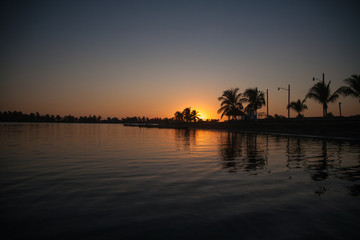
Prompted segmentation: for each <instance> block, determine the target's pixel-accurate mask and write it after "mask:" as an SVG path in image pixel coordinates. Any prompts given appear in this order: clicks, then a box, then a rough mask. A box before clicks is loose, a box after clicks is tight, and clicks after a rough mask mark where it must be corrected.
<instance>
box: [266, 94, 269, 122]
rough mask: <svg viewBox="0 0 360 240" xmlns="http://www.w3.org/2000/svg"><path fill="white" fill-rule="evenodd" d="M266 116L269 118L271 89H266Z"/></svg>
mask: <svg viewBox="0 0 360 240" xmlns="http://www.w3.org/2000/svg"><path fill="white" fill-rule="evenodd" d="M266 117H267V118H269V89H266Z"/></svg>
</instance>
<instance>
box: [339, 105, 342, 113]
mask: <svg viewBox="0 0 360 240" xmlns="http://www.w3.org/2000/svg"><path fill="white" fill-rule="evenodd" d="M339 112H340V117H342V115H341V102H339Z"/></svg>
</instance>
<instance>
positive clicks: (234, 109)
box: [218, 88, 244, 120]
mask: <svg viewBox="0 0 360 240" xmlns="http://www.w3.org/2000/svg"><path fill="white" fill-rule="evenodd" d="M238 91H239V88H235V89H232V88H231V89H228V90H225V91H224V92H223V94H222V95H221V97H219V98H218V100H219V101H221V104H220V108H219V110H218V113H222V114H221V118H223V116H224V115H226V116H228V118H229V120H230V117H231V116H232V117H233V118H235V119H236V116H241V115H243V114H244V113H243V112H242V111H241V110H242V109H243V108H244V107H243V105H242V103H241V93H238Z"/></svg>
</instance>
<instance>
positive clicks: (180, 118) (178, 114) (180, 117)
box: [174, 111, 184, 121]
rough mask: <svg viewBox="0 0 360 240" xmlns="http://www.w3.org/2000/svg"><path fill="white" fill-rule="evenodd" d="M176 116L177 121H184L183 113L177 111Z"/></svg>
mask: <svg viewBox="0 0 360 240" xmlns="http://www.w3.org/2000/svg"><path fill="white" fill-rule="evenodd" d="M174 115H175V120H176V121H184V116H183V114H182V112H180V111H177V112H175V114H174Z"/></svg>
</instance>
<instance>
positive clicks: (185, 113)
mask: <svg viewBox="0 0 360 240" xmlns="http://www.w3.org/2000/svg"><path fill="white" fill-rule="evenodd" d="M182 114H183V117H184V120H185V121H186V122H191V108H190V107H187V108H185V109H184V110H183V112H182Z"/></svg>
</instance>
